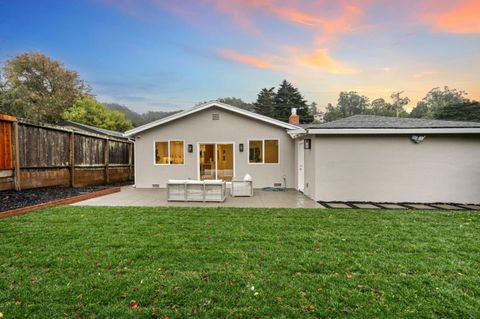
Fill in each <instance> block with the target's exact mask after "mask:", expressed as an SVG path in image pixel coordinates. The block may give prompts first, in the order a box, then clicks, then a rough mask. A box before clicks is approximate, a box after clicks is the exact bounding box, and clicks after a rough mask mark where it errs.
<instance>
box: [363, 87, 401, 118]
mask: <svg viewBox="0 0 480 319" xmlns="http://www.w3.org/2000/svg"><path fill="white" fill-rule="evenodd" d="M402 93H403V92H394V93H392V95H391V98H392V102H391V103H388V102H386V101H385V99H383V98H378V99H375V100H373V101H372V103H371V104H370V108H369V109H367V110H365V114H371V115H379V116H390V117H407V116H408V113H407V111H405V108H404V106H405V105H407V104H408V103H409V102H410V99H409V98H408V97H400V95H401V94H402Z"/></svg>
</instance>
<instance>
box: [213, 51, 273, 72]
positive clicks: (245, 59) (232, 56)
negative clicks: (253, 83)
mask: <svg viewBox="0 0 480 319" xmlns="http://www.w3.org/2000/svg"><path fill="white" fill-rule="evenodd" d="M219 54H220V56H221V57H223V58H225V59H228V60H231V61H234V62H236V63H240V64H244V65H249V66H253V67H256V68H259V69H274V68H275V66H274V65H273V64H272V63H270V62H268V61H266V60H263V59H260V58H257V57H256V56H254V55H249V54H243V53H239V52H236V51H234V50H231V49H221V50H220V51H219Z"/></svg>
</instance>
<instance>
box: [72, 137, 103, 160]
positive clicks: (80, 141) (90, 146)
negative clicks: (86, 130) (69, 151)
mask: <svg viewBox="0 0 480 319" xmlns="http://www.w3.org/2000/svg"><path fill="white" fill-rule="evenodd" d="M104 141H105V140H104V139H99V138H95V137H89V136H82V135H75V165H98V164H104V158H105V157H104Z"/></svg>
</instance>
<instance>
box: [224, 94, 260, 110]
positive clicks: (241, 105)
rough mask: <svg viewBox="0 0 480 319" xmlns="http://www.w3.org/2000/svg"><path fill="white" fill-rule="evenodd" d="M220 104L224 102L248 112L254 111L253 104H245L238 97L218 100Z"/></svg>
mask: <svg viewBox="0 0 480 319" xmlns="http://www.w3.org/2000/svg"><path fill="white" fill-rule="evenodd" d="M217 101H218V102H222V103H225V104H228V105H232V106H235V107H238V108H241V109H244V110H247V111H253V105H252V104H251V103H247V102H244V101H243V100H242V99H239V98H236V97H224V98H219V99H217Z"/></svg>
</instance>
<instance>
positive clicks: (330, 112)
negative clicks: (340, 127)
mask: <svg viewBox="0 0 480 319" xmlns="http://www.w3.org/2000/svg"><path fill="white" fill-rule="evenodd" d="M343 117H344V116H343V113H342V112H341V111H340V109H339V108H338V107H335V106H333V105H332V104H331V103H328V105H327V108H326V111H325V116H324V117H323V119H324V120H325V122H332V121H336V120H339V119H341V118H343Z"/></svg>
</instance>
